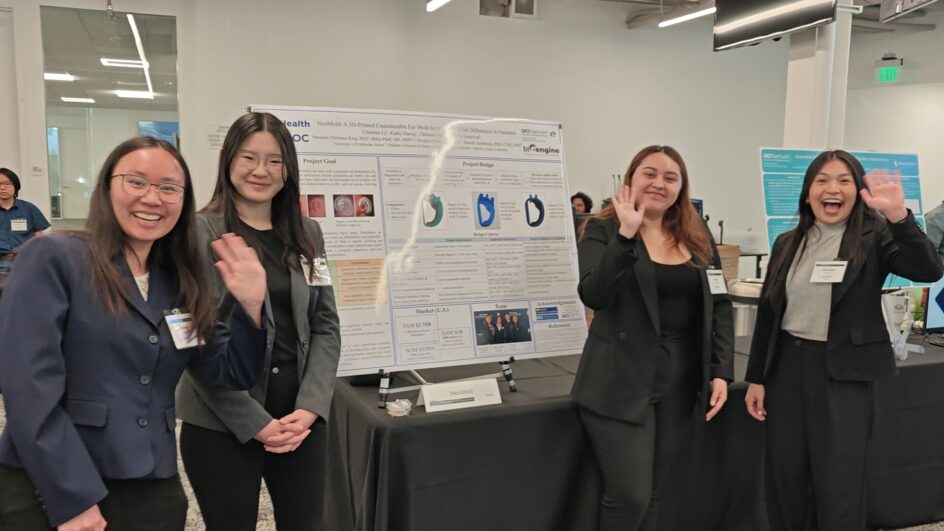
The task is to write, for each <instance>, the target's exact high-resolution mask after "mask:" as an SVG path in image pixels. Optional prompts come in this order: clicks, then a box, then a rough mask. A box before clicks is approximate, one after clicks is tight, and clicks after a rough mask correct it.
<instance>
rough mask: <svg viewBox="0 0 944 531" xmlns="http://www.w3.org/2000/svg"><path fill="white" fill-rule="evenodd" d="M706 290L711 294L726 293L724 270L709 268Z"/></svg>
mask: <svg viewBox="0 0 944 531" xmlns="http://www.w3.org/2000/svg"><path fill="white" fill-rule="evenodd" d="M705 273H708V290H709V291H710V292H711V294H712V295H726V294H727V293H728V283H727V282H725V281H724V272H723V271H721V270H720V269H709V270H707V271H705Z"/></svg>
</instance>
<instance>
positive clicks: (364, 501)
mask: <svg viewBox="0 0 944 531" xmlns="http://www.w3.org/2000/svg"><path fill="white" fill-rule="evenodd" d="M748 346H749V338H738V341H737V345H736V351H737V353H736V354H735V366H736V371H735V373H736V375H737V376H738V377H741V376H743V374H744V370H745V367H746V362H747V356H746V354H744V353H745V352H746V351H747V348H748ZM926 348H928V353H927V354H923V355H916V354H913V355H912V356H911V357H910V358H909V359H908V360H906V361H904V362H899V369H900V373H901V374H900V375H899V376H898V377H897V378H891V379H888V380H884V381H881V382H878V383H877V384H876V385H875V393H874V397H875V422H874V427H873V439H872V443H871V448H870V456H869V474H868V478H869V479H868V485H867V496H868V500H869V502H868V503H869V511H868V521H869V523H870V525H875V526H878V527H884V528H897V527H906V526H912V525H918V524H922V523H927V522H931V521H937V520H944V349H940V348H937V347H933V346H930V345H926ZM578 363H579V356H566V357H559V358H545V359H539V360H524V361H519V362H516V363H515V365H514V369H515V379H516V381H517V382H518V387H519V391H518V392H517V393H511V392H509V391H508V386H507V384H505V383H504V382H500V383H499V387H500V388H501V393H502V399H503V401H504V403H503V404H501V405H496V406H484V407H479V408H472V409H466V410H458V411H447V412H441V413H432V414H427V413H426V412H425V411H424V410H423V409H422V408H416V407H414V410H413V413H412V415H411V416H409V417H398V418H395V417H390V416H388V415H387V413H386V411H385V410H382V409H379V408H377V405H376V401H377V388H376V387H371V386H365V387H355V386H352V385H351V384H350V383H349V382H348V381H347V380H346V379H343V378H342V379H339V380H338V384H337V390H336V393H335V398H334V404H333V406H332V416H331V422H329V441H328V446H329V459H328V472H327V496H328V498H327V503H326V518H327V520H326V522H325V526H324V528H325V529H332V530H336V531H401V530H402V531H423V530H432V531H438V530H445V529H448V530H450V531H464V530H468V531H478V530H486V529H488V530H504V529H508V530H525V531H531V530H533V531H543V530H548V531H552V530H554V531H584V530H593V529H595V528H596V519H597V511H598V507H599V499H600V492H601V485H600V474H599V471H598V469H597V465H596V461H595V459H594V457H593V452H592V449H591V447H590V444H589V441H588V440H587V438H586V435H585V433H584V431H583V428H582V426H581V424H580V419H579V416H578V414H577V407H576V405H575V404H574V403H573V402H572V401H571V400H570V397H569V392H570V387H571V385H572V383H573V375H574V373H575V372H576V369H577V364H578ZM496 366H497V364H496ZM494 368H495V367H492V365H491V364H488V365H484V366H483V365H478V366H465V367H451V368H444V369H428V370H423V371H421V372H422V374H423V376H424V377H425V378H426V379H428V380H430V381H434V382H435V381H445V380H448V379H454V378H460V377H467V376H474V375H477V374H482V373H485V372H493V371H492V369H494ZM483 369H484V370H483ZM400 385H402V382H401V383H400ZM746 389H747V384H746V383H744V382H743V381H739V382H735V383H733V384H732V385H731V386H730V392H729V398H728V404H727V405H726V407H725V408H724V409H723V410H722V412H721V413H720V414H719V415H718V416H717V417H716V418H715V419H714V420H712V422H710V423H708V424H705V423H696V424H695V427H694V429H693V436H692V437H691V439H690V441H689V443H688V444H689V446H687V447H685V448H683V449H682V450H681V451H680V454H679V458H678V459H677V461H676V463H675V465H674V467H673V470H672V473H671V476H672V477H671V478H670V480H669V481H668V485H667V486H666V488H665V489H664V491H663V492H662V495H661V496H660V504H659V507H660V511H659V514H660V517H659V529H661V530H680V531H681V530H688V529H701V530H725V531H739V530H744V531H748V530H750V531H755V530H763V529H767V522H766V515H765V509H764V499H763V437H764V433H763V425H762V424H761V423H759V422H756V421H754V420H753V419H751V418H750V417H749V416H748V415H747V412H746V411H745V408H744V394H745V392H746ZM396 396H397V397H406V398H410V399H411V400H413V401H414V402H415V398H416V392H413V393H407V394H405V395H396Z"/></svg>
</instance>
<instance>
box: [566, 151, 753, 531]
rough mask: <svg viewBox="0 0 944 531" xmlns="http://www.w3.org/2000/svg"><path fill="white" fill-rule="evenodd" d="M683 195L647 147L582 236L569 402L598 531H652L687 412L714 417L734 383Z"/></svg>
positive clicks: (667, 156) (716, 261) (670, 158)
mask: <svg viewBox="0 0 944 531" xmlns="http://www.w3.org/2000/svg"><path fill="white" fill-rule="evenodd" d="M689 188H690V184H689V178H688V171H687V170H686V168H685V163H684V161H683V160H682V157H681V155H679V153H678V152H677V151H676V150H674V149H672V148H671V147H669V146H649V147H646V148H644V149H643V150H641V151H640V152H639V153H637V154H636V156H634V157H633V159H632V162H630V164H629V168H628V169H627V170H626V175H625V176H624V178H623V186H622V188H621V189H620V191H619V192H618V193H616V194H614V195H613V201H612V206H609V207H607V208H605V209H603V210H602V211H600V213H599V214H597V215H596V216H594V217H591V218H589V219H588V220H587V222H586V224H585V226H584V228H583V231H582V236H581V239H580V244H579V247H578V251H577V252H578V258H579V262H580V283H579V286H578V291H579V294H580V299H581V300H582V301H583V303H584V304H585V305H586V306H587V307H589V308H591V309H592V310H594V317H593V320H592V322H591V324H590V331H589V332H590V333H589V335H588V337H587V341H586V343H585V345H584V349H583V355H582V357H581V359H580V366H579V368H578V369H577V376H576V377H575V380H574V387H573V390H572V391H571V396H572V397H573V399H574V401H575V402H576V403H577V404H578V406H579V408H578V411H579V414H580V419H581V421H582V422H583V425H584V428H585V429H586V431H587V434H588V435H589V438H590V442H591V444H592V445H593V450H594V453H595V454H596V458H597V462H598V463H599V465H600V470H601V472H602V475H603V499H602V500H601V505H600V508H601V510H600V520H599V529H600V531H616V530H620V531H636V530H654V529H656V528H657V522H656V519H657V513H658V499H659V492H660V489H661V487H662V485H663V483H664V480H665V478H666V476H667V475H668V471H669V469H670V467H671V465H672V462H673V460H674V459H675V456H676V454H677V453H678V448H679V447H680V445H681V443H682V442H683V441H684V440H685V439H687V438H688V437H689V436H690V433H691V430H692V427H693V414H694V412H696V411H698V412H699V413H698V415H697V416H698V417H700V418H704V419H705V420H706V421H708V420H711V419H712V418H714V416H715V415H717V414H718V412H719V411H720V410H721V407H722V406H723V405H724V403H725V401H726V400H727V396H728V382H730V381H731V380H732V379H733V377H734V366H733V359H734V324H733V318H732V307H731V301H730V299H729V298H728V296H727V294H726V293H727V292H726V290H724V288H723V285H724V278H723V276H722V275H721V274H720V271H713V272H711V271H710V270H711V269H720V266H721V260H720V258H719V257H718V252H717V250H716V249H715V245H714V243H713V242H712V239H711V234H710V233H709V232H708V228H707V227H706V226H705V224H704V223H703V222H702V220H701V219H700V218H699V217H698V214H697V213H696V212H695V208H694V207H693V206H692V204H691V202H690V201H689V195H688V194H689ZM719 284H720V286H721V287H720V288H719ZM699 393H700V396H701V398H700V399H698V398H697V397H698V396H699ZM702 415H704V416H703V417H702Z"/></svg>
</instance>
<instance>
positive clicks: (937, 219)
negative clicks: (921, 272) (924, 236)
mask: <svg viewBox="0 0 944 531" xmlns="http://www.w3.org/2000/svg"><path fill="white" fill-rule="evenodd" d="M924 226H925V227H927V231H928V239H930V240H931V245H933V246H934V248H935V249H937V254H938V256H940V257H941V260H942V261H944V202H942V203H941V204H940V205H938V206H936V207H934V208H932V209H931V210H930V211H929V212H928V213H927V214H925V215H924Z"/></svg>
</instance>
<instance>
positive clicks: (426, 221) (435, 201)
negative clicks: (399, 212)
mask: <svg viewBox="0 0 944 531" xmlns="http://www.w3.org/2000/svg"><path fill="white" fill-rule="evenodd" d="M422 209H423V226H424V227H429V228H432V227H435V226H437V225H439V223H440V222H442V218H443V204H442V199H440V198H439V196H438V195H436V194H428V195H427V196H426V197H424V198H423V205H422Z"/></svg>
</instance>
